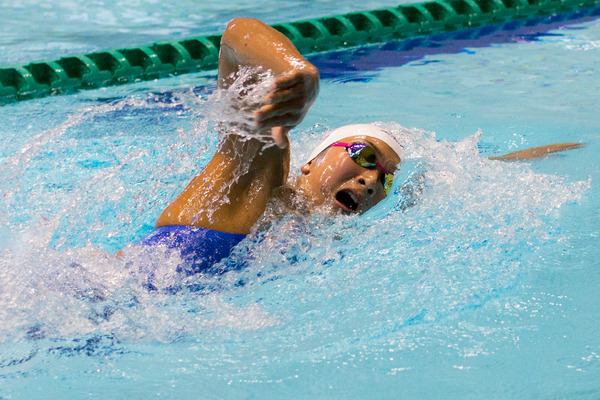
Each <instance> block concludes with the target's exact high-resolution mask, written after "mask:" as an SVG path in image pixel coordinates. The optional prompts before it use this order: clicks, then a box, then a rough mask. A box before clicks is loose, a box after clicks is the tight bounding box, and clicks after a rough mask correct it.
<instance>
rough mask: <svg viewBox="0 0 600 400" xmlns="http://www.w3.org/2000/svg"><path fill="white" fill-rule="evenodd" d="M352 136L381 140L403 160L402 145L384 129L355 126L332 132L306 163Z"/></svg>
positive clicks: (372, 126) (365, 125) (367, 125)
mask: <svg viewBox="0 0 600 400" xmlns="http://www.w3.org/2000/svg"><path fill="white" fill-rule="evenodd" d="M350 136H368V137H372V138H375V139H379V140H381V141H382V142H384V143H385V144H387V145H388V146H390V148H391V149H392V150H394V153H396V154H397V155H398V157H399V158H400V160H402V154H403V149H402V145H400V143H398V141H397V140H396V138H395V137H393V136H392V135H391V134H390V133H388V132H386V131H384V130H383V129H381V128H379V127H377V126H375V125H369V124H354V125H346V126H342V127H340V128H337V129H334V130H333V131H331V133H330V134H329V135H327V137H326V138H325V139H323V141H322V142H321V143H319V145H318V146H317V147H315V149H314V150H313V151H312V153H310V156H309V158H308V160H307V161H306V162H310V161H312V160H313V159H314V158H315V157H316V156H318V155H319V154H321V152H322V151H323V150H325V149H326V148H328V147H329V146H331V145H332V144H334V143H335V142H339V141H341V140H342V139H345V138H347V137H350Z"/></svg>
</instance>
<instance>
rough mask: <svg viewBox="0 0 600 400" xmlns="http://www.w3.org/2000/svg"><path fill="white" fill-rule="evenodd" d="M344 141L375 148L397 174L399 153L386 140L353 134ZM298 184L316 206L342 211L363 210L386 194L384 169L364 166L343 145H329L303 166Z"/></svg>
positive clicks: (350, 212)
mask: <svg viewBox="0 0 600 400" xmlns="http://www.w3.org/2000/svg"><path fill="white" fill-rule="evenodd" d="M341 141H342V142H345V143H363V144H366V145H367V146H369V147H371V148H373V149H374V150H375V154H376V156H377V161H378V162H379V164H381V166H383V167H384V168H385V169H386V170H387V171H388V172H391V173H394V172H395V171H396V169H397V166H398V164H399V163H400V158H399V157H398V155H397V154H396V153H395V152H394V151H393V150H392V149H391V148H390V147H389V146H388V145H387V144H386V143H385V142H383V141H381V140H379V139H375V138H372V137H368V136H351V137H348V138H344V139H343V140H341ZM301 171H302V176H301V177H300V178H299V187H300V188H301V189H302V190H303V192H304V194H305V196H306V197H307V198H308V200H309V201H311V202H312V203H313V204H314V205H315V206H320V205H330V206H331V208H332V210H334V211H341V212H343V213H347V214H352V213H362V212H365V211H367V210H369V209H370V208H372V207H373V206H374V205H376V204H377V203H379V202H380V201H381V200H383V199H384V198H385V196H386V194H385V189H384V184H383V182H384V181H385V178H384V172H383V171H382V169H381V168H380V167H378V166H375V167H368V168H366V167H361V166H360V165H358V164H357V163H356V162H354V160H352V158H351V157H350V154H349V153H348V151H347V150H346V149H345V148H344V147H329V148H327V149H326V150H324V151H323V152H322V153H321V154H320V155H319V156H317V157H316V158H315V159H313V160H312V161H310V162H308V163H306V164H304V165H303V166H302V168H301Z"/></svg>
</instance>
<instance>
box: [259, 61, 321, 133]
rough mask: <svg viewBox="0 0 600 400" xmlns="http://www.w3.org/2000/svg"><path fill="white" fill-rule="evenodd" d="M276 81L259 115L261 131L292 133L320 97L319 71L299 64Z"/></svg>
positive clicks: (311, 66) (302, 62) (301, 62)
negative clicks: (281, 130)
mask: <svg viewBox="0 0 600 400" xmlns="http://www.w3.org/2000/svg"><path fill="white" fill-rule="evenodd" d="M297 61H298V63H297V64H298V65H295V66H293V67H292V68H290V70H288V71H286V72H285V73H284V74H282V75H281V76H279V77H277V78H276V79H275V82H274V83H273V86H272V87H271V91H270V92H269V94H267V96H266V97H265V99H264V105H263V106H262V107H261V108H260V109H258V111H256V114H255V117H256V121H257V125H258V127H259V128H272V127H275V126H282V127H285V128H288V130H289V129H291V128H293V127H295V126H296V125H298V124H299V123H300V122H302V120H303V119H304V116H305V115H306V113H307V112H308V110H310V108H311V107H312V105H313V103H314V101H315V99H316V98H317V94H318V93H319V71H318V70H317V68H316V67H315V66H314V65H312V64H310V63H309V62H307V61H302V60H297Z"/></svg>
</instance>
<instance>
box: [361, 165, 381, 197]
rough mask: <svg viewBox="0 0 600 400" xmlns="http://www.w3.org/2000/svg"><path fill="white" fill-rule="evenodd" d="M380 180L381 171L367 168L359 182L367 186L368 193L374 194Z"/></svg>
mask: <svg viewBox="0 0 600 400" xmlns="http://www.w3.org/2000/svg"><path fill="white" fill-rule="evenodd" d="M378 181H379V171H377V170H375V169H367V170H365V171H364V172H363V173H362V174H361V175H360V176H359V178H358V183H359V184H361V185H363V186H366V189H367V193H368V194H369V195H373V194H374V193H375V189H376V188H377V184H378Z"/></svg>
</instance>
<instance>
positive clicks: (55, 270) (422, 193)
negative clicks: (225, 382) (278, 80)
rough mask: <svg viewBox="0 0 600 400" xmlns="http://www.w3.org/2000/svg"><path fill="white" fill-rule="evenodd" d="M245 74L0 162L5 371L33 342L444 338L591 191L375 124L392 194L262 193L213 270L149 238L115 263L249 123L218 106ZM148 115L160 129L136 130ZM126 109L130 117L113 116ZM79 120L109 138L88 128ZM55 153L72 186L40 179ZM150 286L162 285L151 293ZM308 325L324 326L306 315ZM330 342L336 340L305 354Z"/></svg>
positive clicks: (72, 126) (517, 270)
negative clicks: (253, 224)
mask: <svg viewBox="0 0 600 400" xmlns="http://www.w3.org/2000/svg"><path fill="white" fill-rule="evenodd" d="M243 82H244V80H243V79H241V80H240V81H239V82H238V83H239V84H237V83H236V84H234V85H233V87H232V89H231V90H230V91H218V92H215V94H214V95H213V96H212V97H210V98H208V99H207V100H204V99H198V98H197V97H196V96H195V95H194V94H193V93H184V94H181V95H179V96H175V98H169V99H168V100H167V99H164V98H162V97H161V96H158V98H154V97H152V98H145V99H126V100H120V101H117V102H115V103H111V104H102V105H97V106H91V107H88V108H85V109H83V110H80V112H78V113H75V114H73V115H72V116H70V117H68V118H67V120H66V121H65V122H64V123H61V124H59V125H58V126H56V127H52V128H50V129H48V130H46V131H45V132H43V133H42V134H40V135H37V136H34V137H32V138H30V139H29V140H28V142H27V143H26V144H25V145H24V146H23V147H22V148H21V149H20V150H19V151H18V152H16V153H15V154H13V155H12V156H10V157H9V158H7V159H5V160H3V167H4V168H2V174H3V177H4V178H5V182H7V184H6V185H4V186H3V187H2V204H3V206H5V209H6V210H8V212H6V213H5V214H3V215H2V216H0V218H1V220H0V221H1V222H2V223H3V225H4V226H5V228H4V233H3V235H5V237H6V238H7V240H6V241H5V244H4V248H3V250H4V251H3V253H2V255H1V256H0V271H1V272H0V341H1V342H2V343H3V345H2V346H3V348H4V347H12V348H15V349H20V350H18V351H17V350H15V351H16V352H13V353H10V354H11V355H10V356H7V358H5V359H4V360H3V362H2V363H0V366H2V365H5V366H6V365H9V364H10V365H15V363H16V364H18V362H17V360H22V362H23V363H29V362H30V361H27V360H31V359H32V358H35V354H37V353H44V354H55V353H60V352H62V351H65V352H69V351H73V352H76V351H81V352H91V353H92V354H104V353H103V351H120V350H119V349H123V348H127V347H128V345H127V343H132V342H133V343H139V342H147V341H160V342H166V343H173V342H179V341H186V340H194V338H196V337H199V336H202V335H214V337H217V336H219V335H223V336H224V337H225V336H227V335H228V334H231V333H232V332H234V333H235V332H241V331H250V332H252V331H260V332H265V331H268V332H271V333H272V335H271V336H269V338H268V340H271V341H273V342H272V344H273V348H274V349H276V350H275V351H279V352H282V353H285V352H286V351H287V352H289V351H297V352H299V353H298V354H300V355H299V357H301V358H302V357H305V358H306V359H307V360H311V361H314V360H315V357H316V354H317V353H321V354H326V353H328V352H330V353H332V354H343V353H344V352H345V351H347V350H348V349H350V348H353V346H355V342H354V341H355V340H356V339H355V338H357V337H358V338H373V339H372V340H374V341H385V342H386V343H388V344H389V343H396V344H397V345H398V346H407V347H411V346H418V345H419V343H417V342H416V339H414V338H412V337H411V336H410V332H411V329H414V327H417V326H422V325H428V326H430V327H432V328H431V329H432V331H430V333H431V334H432V336H435V331H436V330H438V331H439V332H438V333H439V337H443V335H444V334H446V333H448V331H447V329H449V328H448V326H447V325H446V324H444V321H447V320H451V319H452V318H454V317H455V316H456V315H458V314H460V313H461V312H464V311H465V310H469V309H475V308H481V307H486V306H489V305H490V304H492V303H493V302H494V299H496V298H497V297H498V296H499V294H500V293H507V292H510V291H511V290H513V289H514V288H515V287H516V286H518V285H519V281H520V277H521V275H522V274H525V273H526V272H527V268H529V267H531V264H530V263H531V262H532V261H531V260H532V259H533V258H535V253H536V251H537V250H538V249H540V248H542V247H544V246H546V245H548V244H551V243H554V242H556V241H560V240H562V234H561V233H560V231H559V229H558V228H557V224H556V220H557V218H559V215H557V212H558V210H560V209H561V208H562V207H563V206H564V205H565V204H570V203H575V202H577V201H578V199H579V198H580V197H581V195H582V194H583V193H584V192H585V190H586V189H587V188H588V187H589V185H590V183H589V182H586V181H583V182H569V181H568V180H567V178H565V177H561V176H556V175H545V174H540V173H536V172H535V171H534V170H533V169H532V168H531V166H530V165H528V164H515V163H502V162H498V161H490V160H488V159H486V158H485V157H483V156H482V155H480V154H479V150H478V144H479V142H480V140H481V133H477V134H475V135H472V136H469V137H467V138H465V139H464V140H461V141H459V142H447V141H444V140H442V141H439V140H437V139H436V136H435V134H434V133H431V132H425V131H421V130H417V129H406V128H404V127H402V126H400V125H398V124H394V123H381V125H382V126H383V127H384V128H386V129H387V130H389V131H391V132H392V133H393V134H394V135H396V136H397V137H398V139H399V140H400V142H401V143H402V144H403V145H404V146H405V148H406V149H407V161H406V163H405V164H403V166H402V168H401V171H400V172H399V176H398V179H397V181H396V182H397V183H396V184H395V187H394V189H395V191H394V192H393V194H392V195H390V196H389V197H388V198H387V199H386V200H385V201H384V202H383V203H382V204H381V205H379V206H378V207H376V208H374V209H373V210H371V211H369V212H368V213H367V214H365V215H363V216H362V217H353V216H338V217H336V218H331V216H329V215H323V214H319V213H317V214H314V215H311V216H303V215H299V214H295V213H289V212H288V211H289V210H283V209H280V208H278V207H282V206H281V205H278V204H277V203H274V204H273V205H272V208H271V209H269V210H268V211H267V213H266V214H265V215H266V216H265V218H269V219H270V221H269V224H267V225H269V226H270V227H269V228H268V229H266V230H263V231H256V232H254V233H253V234H252V235H251V236H250V237H249V238H248V239H246V240H245V241H243V242H242V244H241V245H239V246H238V247H237V248H236V249H235V251H234V253H233V254H232V256H231V257H229V258H228V259H226V260H224V261H223V262H222V263H220V264H219V265H216V266H215V269H214V271H213V272H217V273H215V274H210V273H207V274H198V275H195V276H191V277H182V276H180V275H179V274H177V272H176V271H177V268H178V267H179V265H180V264H181V263H182V260H181V259H180V258H179V257H178V255H177V254H176V253H174V252H169V251H167V250H166V249H161V248H159V247H157V248H155V249H151V250H147V249H146V250H142V249H132V250H131V251H130V252H129V254H128V255H127V257H126V258H124V259H119V260H117V259H115V258H114V257H113V256H112V254H113V252H114V250H115V249H118V248H119V247H122V246H124V245H125V244H126V243H130V242H133V241H135V240H136V239H139V238H140V237H141V236H143V234H144V233H145V232H148V231H149V230H150V229H151V224H152V221H153V220H154V218H155V217H156V215H157V213H158V212H159V211H160V209H161V208H162V207H163V206H164V204H166V202H168V201H169V200H170V198H172V196H173V194H174V193H177V192H178V191H179V190H181V188H182V186H183V184H184V182H185V181H186V180H187V179H188V178H189V177H190V176H192V175H193V174H194V172H195V171H196V170H197V168H198V165H201V164H202V163H203V162H206V161H207V160H208V159H209V158H210V156H211V154H212V152H214V149H215V148H216V146H217V140H216V135H210V133H211V132H212V129H213V128H212V126H213V125H214V127H215V129H216V130H217V131H220V130H221V129H224V127H227V128H226V129H238V130H240V134H241V135H243V134H244V132H245V131H244V130H243V129H242V128H240V127H243V126H244V125H245V124H249V123H251V119H250V117H249V116H248V113H246V112H231V114H229V115H225V116H224V114H226V111H225V110H231V109H232V107H233V106H232V103H235V102H236V101H238V100H236V96H238V97H239V94H240V93H241V92H240V91H248V90H256V92H252V93H253V94H252V95H251V96H250V97H252V98H256V99H260V98H261V96H264V93H265V91H266V90H267V88H268V85H269V82H268V78H267V79H265V80H264V81H261V84H260V85H259V86H260V87H258V88H254V87H250V88H249V87H248V86H247V85H244V84H243ZM253 107H255V105H251V106H249V108H248V110H252V109H253ZM221 111H222V112H221ZM227 112H229V111H227ZM207 115H208V116H213V115H220V117H221V119H220V120H219V121H216V122H211V121H210V120H209V118H207ZM161 118H167V122H168V124H169V126H170V127H169V133H170V135H164V136H157V135H155V136H148V135H145V133H144V131H146V130H148V129H151V128H153V127H154V125H155V124H156V121H160V119H161ZM211 118H212V117H211ZM123 119H132V120H133V121H134V122H135V123H136V124H137V123H139V124H140V125H141V127H140V128H139V130H138V131H135V132H133V133H131V132H129V131H127V130H121V127H115V125H117V126H118V123H119V121H122V120H123ZM148 121H149V122H148ZM92 123H94V124H95V123H100V124H102V127H104V128H105V129H107V130H108V131H110V132H111V133H112V134H111V135H108V136H106V137H104V138H89V137H86V136H85V131H86V130H88V129H89V127H90V125H91V124H92ZM136 124H134V125H136ZM321 130H322V128H321V127H318V126H317V127H314V128H313V129H312V130H311V131H308V132H302V134H303V135H306V136H312V135H311V134H312V133H314V132H313V131H321ZM118 131H120V132H118ZM248 137H250V136H248ZM94 141H96V142H95V143H90V142H94ZM81 143H85V145H81ZM73 146H75V147H73ZM77 146H82V148H84V149H86V151H88V152H90V151H96V152H97V154H100V155H103V157H104V156H106V157H105V158H104V159H103V160H100V159H95V160H92V161H90V160H88V159H85V160H81V159H77V156H76V155H74V153H76V152H75V151H73V152H71V150H70V149H71V148H74V149H76V150H77V149H80V148H78V147H77ZM88 146H90V147H88ZM295 147H297V146H295V145H294V144H293V145H292V148H293V149H294V148H295ZM106 149H109V151H108V152H106V151H105V150H106ZM307 151H308V150H307ZM70 152H71V153H70ZM65 155H67V156H68V157H65ZM69 157H70V158H69ZM45 163H46V164H45ZM62 163H66V164H68V165H69V166H70V168H71V175H70V176H68V179H62V178H57V177H56V176H54V175H52V176H51V177H50V178H48V177H44V173H45V172H47V171H48V170H51V168H54V167H56V168H57V169H59V170H60V168H59V167H58V166H59V165H60V164H62ZM60 171H61V174H62V170H60ZM57 175H59V174H57ZM49 181H51V182H52V183H50V184H49V183H48V182H49ZM224 194H225V195H226V193H224ZM224 197H226V196H223V198H224ZM223 198H219V199H215V201H226V200H223ZM275 216H277V217H276V218H274V217H275ZM271 217H273V218H271ZM149 279H151V280H152V284H153V285H154V286H155V287H157V288H158V290H157V291H149V290H148V282H149ZM172 288H178V290H171V289H172ZM324 305H327V306H324ZM332 309H333V310H337V311H338V312H336V313H331V315H325V313H328V312H331V310H332ZM374 310H375V311H374ZM315 318H317V320H318V321H327V323H322V324H320V325H319V326H313V321H314V320H315ZM464 329H466V330H469V329H473V330H480V329H482V327H481V326H477V325H473V326H470V327H467V328H464ZM290 331H294V332H303V333H302V335H300V336H301V337H302V338H303V339H304V340H305V341H304V342H303V343H305V344H303V345H301V346H300V347H299V349H296V348H295V347H293V346H296V345H297V344H295V343H294V344H292V343H287V344H286V341H285V337H295V335H289V334H287V333H289V332H290ZM277 332H279V333H277ZM286 332H287V333H286ZM327 337H329V338H331V341H333V342H335V343H336V345H335V346H332V347H330V348H327V349H324V348H321V347H318V346H317V347H314V346H313V347H311V345H310V343H321V342H322V338H327ZM413 339H414V340H413ZM81 343H85V345H82V344H81ZM107 349H108V350H107ZM293 349H295V350H293ZM303 351H304V352H303ZM481 351H484V350H481ZM7 354H8V353H7ZM32 354H33V355H32ZM30 356H31V357H30ZM11 363H12V364H11Z"/></svg>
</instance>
